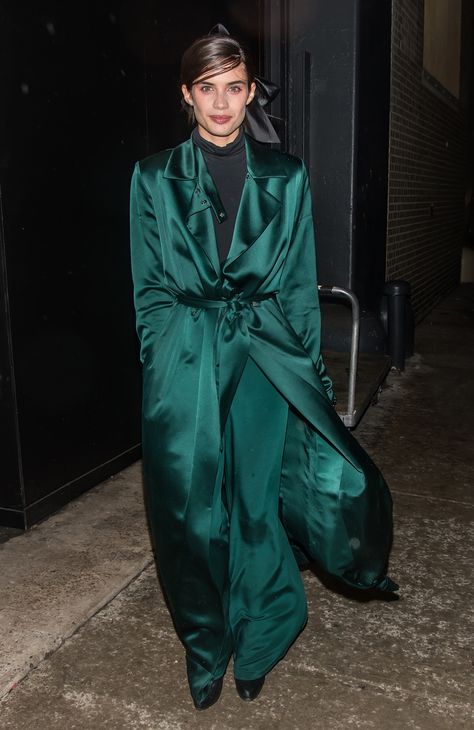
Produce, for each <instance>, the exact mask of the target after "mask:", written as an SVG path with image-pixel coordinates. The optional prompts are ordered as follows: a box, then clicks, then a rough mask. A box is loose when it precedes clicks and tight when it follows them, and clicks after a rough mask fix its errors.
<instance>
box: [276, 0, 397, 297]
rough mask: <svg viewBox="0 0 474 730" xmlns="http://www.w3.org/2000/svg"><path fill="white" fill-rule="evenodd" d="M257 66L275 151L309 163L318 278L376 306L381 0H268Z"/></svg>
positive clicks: (381, 235) (383, 35)
mask: <svg viewBox="0 0 474 730" xmlns="http://www.w3.org/2000/svg"><path fill="white" fill-rule="evenodd" d="M265 8H266V26H265V27H266V33H267V37H266V44H265V59H266V63H265V69H266V72H267V73H268V74H269V76H270V77H272V78H273V79H275V80H276V81H278V80H279V82H280V83H281V84H282V89H283V96H282V98H281V100H280V102H277V103H275V104H274V107H273V111H274V113H275V114H276V115H277V116H278V117H280V118H281V119H282V121H281V122H280V128H281V129H283V130H284V134H283V135H282V136H281V137H282V148H283V149H287V150H288V151H289V152H292V153H293V154H296V155H298V156H300V157H302V158H303V159H304V160H305V162H306V164H307V166H308V169H309V173H310V178H311V185H312V190H313V197H314V207H315V220H316V227H317V239H318V275H319V280H320V281H321V282H324V283H328V284H333V285H338V286H345V287H348V288H350V289H352V290H354V291H355V292H356V294H357V295H358V296H359V298H360V300H361V302H362V304H363V305H367V306H375V303H376V302H377V300H378V298H379V296H380V293H381V289H382V286H383V283H384V275H385V236H386V197H387V162H388V132H389V102H390V98H389V95H390V44H391V38H390V18H391V2H390V0H339V1H338V2H337V3H329V2H326V0H315V1H314V2H312V3H308V2H305V0H292V1H291V2H290V1H289V0H268V2H267V3H266V5H265Z"/></svg>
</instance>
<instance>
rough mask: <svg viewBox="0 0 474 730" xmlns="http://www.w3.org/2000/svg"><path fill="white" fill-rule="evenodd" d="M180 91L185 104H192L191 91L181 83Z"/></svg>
mask: <svg viewBox="0 0 474 730" xmlns="http://www.w3.org/2000/svg"><path fill="white" fill-rule="evenodd" d="M181 93H182V94H183V99H184V101H185V102H186V104H189V106H192V105H193V97H192V95H191V92H190V91H189V89H188V87H187V86H186V84H183V85H182V86H181Z"/></svg>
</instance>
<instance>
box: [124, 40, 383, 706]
mask: <svg viewBox="0 0 474 730" xmlns="http://www.w3.org/2000/svg"><path fill="white" fill-rule="evenodd" d="M257 82H258V80H257ZM257 92H258V89H257V86H256V80H255V77H254V74H253V71H252V68H251V65H250V62H249V59H248V58H247V56H246V54H245V52H244V50H243V49H242V47H241V46H240V44H239V43H238V41H236V40H235V39H233V38H231V37H229V36H228V35H225V34H224V33H222V32H218V33H217V34H211V35H208V36H205V37H204V38H200V39H198V40H197V41H196V42H195V43H193V45H192V46H191V47H190V48H189V49H188V50H187V51H186V53H185V54H184V56H183V61H182V93H183V99H184V103H185V104H186V105H187V108H188V110H189V111H190V113H191V114H192V116H193V118H194V119H195V121H196V127H195V129H194V130H193V133H192V135H191V138H190V139H189V140H187V141H185V142H184V143H183V144H181V145H179V146H178V147H176V148H174V149H171V150H166V151H164V152H160V153H158V154H156V155H153V156H151V157H149V158H147V159H146V160H144V161H142V162H140V163H137V165H136V168H135V172H134V175H133V181H132V194H131V248H132V272H133V280H134V297H135V307H136V316H137V332H138V335H139V338H140V341H141V361H142V363H143V466H144V479H145V487H146V491H145V493H146V499H147V507H148V513H149V519H150V525H151V530H152V536H153V541H154V547H155V552H156V557H157V561H158V567H159V572H160V577H161V580H162V584H163V588H164V591H165V594H166V597H167V600H168V604H169V608H170V611H171V614H172V617H173V620H174V623H175V627H176V630H177V633H178V635H179V637H180V638H181V640H182V642H183V643H184V646H185V648H186V660H187V670H188V679H189V684H190V689H191V694H192V697H193V700H194V703H195V706H196V707H197V708H198V709H204V708H206V707H209V706H210V705H212V704H213V703H214V702H215V701H216V700H217V699H218V697H219V694H220V691H221V688H222V681H223V676H224V673H225V671H226V667H227V664H228V662H229V658H230V656H232V655H233V658H234V676H235V682H236V687H237V691H238V693H239V695H240V696H241V697H242V698H243V699H246V700H252V699H254V698H255V697H256V696H257V695H258V694H259V692H260V690H261V688H262V686H263V683H264V679H265V675H266V674H267V673H268V672H269V671H270V670H271V668H272V667H273V666H274V665H275V664H276V663H277V662H278V661H279V659H281V657H282V656H283V655H284V654H285V653H286V651H287V650H288V647H289V646H290V644H291V643H292V642H293V641H294V639H295V638H296V636H297V635H298V633H299V632H300V631H301V630H302V628H303V627H304V625H305V622H306V618H307V610H306V600H305V594H304V590H303V584H302V580H301V577H300V572H299V568H298V563H303V562H305V561H306V562H307V561H308V560H311V559H312V560H317V561H318V562H319V563H320V564H321V565H322V566H323V567H324V568H325V569H326V570H328V571H329V572H331V573H332V574H334V575H336V576H338V577H340V578H342V579H343V580H345V581H346V582H347V583H349V584H351V585H355V586H358V587H361V588H380V589H383V590H393V589H395V588H396V586H395V585H394V584H393V583H392V582H391V581H390V579H389V578H387V577H386V563H387V556H388V552H389V549H390V541H391V500H390V494H389V491H388V488H387V486H386V484H385V482H384V481H383V478H382V476H381V474H380V473H379V472H378V470H377V469H376V467H375V466H374V464H373V463H372V462H371V460H370V459H369V457H368V456H367V454H366V453H365V452H364V451H363V450H362V448H361V447H360V446H359V445H358V443H357V441H356V440H355V439H354V438H353V437H352V436H351V434H350V433H349V432H348V431H347V430H346V429H345V427H344V426H343V425H342V423H341V420H340V419H339V417H338V416H337V414H336V412H335V410H334V408H333V405H332V401H333V393H332V384H331V380H330V378H329V377H328V375H327V373H326V370H325V366H324V362H323V359H322V357H321V353H320V312H319V304H318V298H317V289H316V278H315V276H316V274H315V249H314V234H313V219H312V212H311V196H310V191H309V186H308V177H307V174H306V170H305V168H304V165H303V163H302V162H301V160H299V159H297V158H295V157H293V156H291V155H288V154H283V153H280V152H277V151H275V150H272V149H269V148H268V147H264V146H262V145H261V144H258V143H257V142H255V141H254V140H253V139H252V138H251V137H250V136H249V135H248V134H246V133H245V131H244V124H246V123H247V122H248V111H249V109H250V108H251V106H252V102H253V104H254V105H255V104H256V103H257V100H256V98H255V97H256V94H257ZM254 98H255V100H254ZM254 111H255V110H254Z"/></svg>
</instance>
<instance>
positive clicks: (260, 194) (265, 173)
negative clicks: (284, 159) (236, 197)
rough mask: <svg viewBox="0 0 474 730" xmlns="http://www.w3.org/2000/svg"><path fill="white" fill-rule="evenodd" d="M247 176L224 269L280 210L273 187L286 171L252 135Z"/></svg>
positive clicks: (246, 249)
mask: <svg viewBox="0 0 474 730" xmlns="http://www.w3.org/2000/svg"><path fill="white" fill-rule="evenodd" d="M245 146H246V152H247V169H248V172H247V178H246V180H245V185H244V189H243V191H242V199H241V201H240V206H239V210H238V213H237V219H236V221H235V228H234V234H233V237H232V243H231V247H230V251H229V255H228V257H227V259H226V260H225V262H224V264H223V271H224V273H225V271H226V270H227V269H228V268H231V267H232V265H233V263H234V262H235V261H236V259H238V258H239V256H241V254H243V253H244V252H245V251H248V249H249V248H250V247H251V246H252V245H253V244H254V243H255V241H256V240H257V239H258V238H260V236H261V235H262V233H263V232H264V231H265V229H266V228H267V226H268V225H269V223H270V222H271V221H272V220H273V219H274V217H275V216H276V215H277V213H278V212H279V211H280V209H281V206H282V203H281V201H280V200H279V199H278V198H276V197H275V195H273V194H272V193H271V192H270V191H269V189H270V188H271V187H272V179H273V178H275V177H287V174H286V172H285V170H284V169H283V168H282V167H280V166H277V165H276V164H275V158H274V157H273V155H271V156H269V155H268V151H267V150H266V149H265V148H262V147H261V146H260V145H258V144H257V143H256V142H254V141H253V140H252V138H251V137H248V136H247V135H245Z"/></svg>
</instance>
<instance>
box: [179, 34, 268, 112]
mask: <svg viewBox="0 0 474 730" xmlns="http://www.w3.org/2000/svg"><path fill="white" fill-rule="evenodd" d="M241 63H243V64H244V66H245V68H246V70H247V76H248V83H249V85H250V84H251V82H252V81H253V80H254V78H255V72H254V68H253V63H252V60H251V58H250V56H249V54H248V52H247V51H246V49H245V48H244V47H243V46H242V44H241V43H240V42H239V41H238V40H237V39H236V38H232V36H229V35H225V34H223V33H213V34H211V35H205V36H202V37H201V38H197V40H195V41H194V43H192V44H191V45H190V46H189V48H187V49H186V51H185V52H184V53H183V57H182V59H181V84H185V86H187V88H188V89H189V90H191V87H192V85H193V84H194V83H195V82H196V81H197V80H198V79H199V80H203V81H204V80H205V79H209V78H211V76H216V75H217V74H221V73H225V72H226V71H231V70H232V69H233V68H236V67H237V66H240V64H241ZM183 105H184V107H185V109H186V112H187V114H188V119H189V121H193V119H194V112H193V108H192V106H190V105H189V104H186V102H184V104H183Z"/></svg>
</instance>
